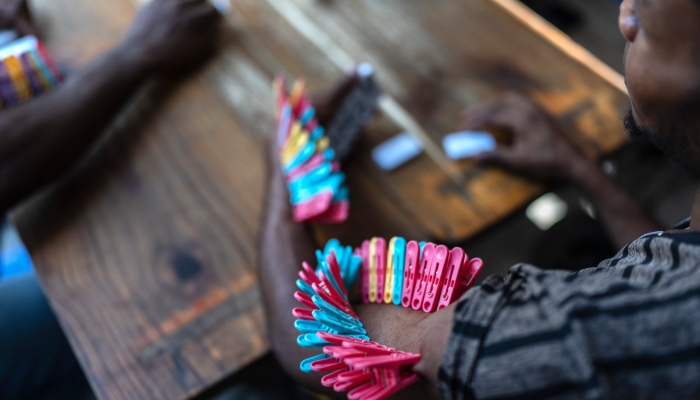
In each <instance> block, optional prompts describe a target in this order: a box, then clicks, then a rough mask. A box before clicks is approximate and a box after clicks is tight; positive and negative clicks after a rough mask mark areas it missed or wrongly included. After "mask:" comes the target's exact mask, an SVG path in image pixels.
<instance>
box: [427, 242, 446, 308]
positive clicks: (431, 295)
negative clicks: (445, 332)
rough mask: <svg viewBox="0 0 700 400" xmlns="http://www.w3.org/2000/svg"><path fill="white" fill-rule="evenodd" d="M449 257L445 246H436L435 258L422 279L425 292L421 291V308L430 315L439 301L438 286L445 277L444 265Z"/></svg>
mask: <svg viewBox="0 0 700 400" xmlns="http://www.w3.org/2000/svg"><path fill="white" fill-rule="evenodd" d="M449 257H450V250H449V249H448V248H447V246H443V245H440V246H437V247H436V248H435V256H433V261H432V263H431V266H430V271H428V274H427V277H423V281H424V282H425V285H426V286H425V290H424V291H423V301H422V302H421V303H422V308H423V311H425V312H427V313H430V312H434V311H435V309H436V308H437V306H438V302H439V300H440V289H441V286H440V284H441V283H442V280H443V278H444V277H445V265H446V264H447V262H448V260H449Z"/></svg>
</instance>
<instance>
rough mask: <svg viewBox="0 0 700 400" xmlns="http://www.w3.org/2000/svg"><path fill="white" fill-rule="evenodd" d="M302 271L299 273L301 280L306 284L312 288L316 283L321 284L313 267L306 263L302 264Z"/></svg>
mask: <svg viewBox="0 0 700 400" xmlns="http://www.w3.org/2000/svg"><path fill="white" fill-rule="evenodd" d="M301 267H302V270H301V271H299V278H301V280H302V281H304V282H306V283H308V284H309V286H311V285H312V284H314V283H316V282H320V279H318V276H316V271H314V269H313V268H311V266H310V265H309V264H308V263H307V262H306V261H304V262H303V263H301Z"/></svg>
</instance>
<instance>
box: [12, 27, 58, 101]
mask: <svg viewBox="0 0 700 400" xmlns="http://www.w3.org/2000/svg"><path fill="white" fill-rule="evenodd" d="M60 81H61V74H60V72H59V71H58V68H56V66H55V64H54V63H53V61H52V60H51V57H50V56H49V54H48V52H47V51H46V49H45V48H44V46H43V45H42V44H41V43H40V42H39V41H38V40H37V39H36V38H35V37H33V36H25V37H23V38H21V39H18V40H15V41H12V42H10V43H7V44H4V45H2V46H0V110H2V109H3V108H10V107H14V106H17V105H19V104H22V103H24V102H26V101H28V100H30V99H32V98H34V97H37V96H39V95H41V94H43V93H46V92H49V91H51V90H52V89H53V88H55V87H56V86H57V85H58V84H59V82H60Z"/></svg>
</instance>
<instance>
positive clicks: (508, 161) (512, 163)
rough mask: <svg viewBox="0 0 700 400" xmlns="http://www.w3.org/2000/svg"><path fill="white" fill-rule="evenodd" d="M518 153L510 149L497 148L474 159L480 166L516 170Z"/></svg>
mask: <svg viewBox="0 0 700 400" xmlns="http://www.w3.org/2000/svg"><path fill="white" fill-rule="evenodd" d="M518 157H519V156H518V153H517V152H516V151H515V150H513V149H512V148H499V149H497V150H494V151H488V152H484V153H481V154H478V155H477V156H476V157H474V159H475V160H476V162H477V163H478V164H481V165H495V166H501V167H506V168H509V169H518V164H519V161H518Z"/></svg>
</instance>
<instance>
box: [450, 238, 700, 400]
mask: <svg viewBox="0 0 700 400" xmlns="http://www.w3.org/2000/svg"><path fill="white" fill-rule="evenodd" d="M439 377H440V383H439V389H440V393H441V395H442V397H443V398H445V399H452V398H454V399H472V398H479V399H510V398H517V399H528V398H532V399H545V398H554V399H579V398H589V399H605V398H615V399H660V398H673V399H692V398H700V233H694V232H687V233H679V234H663V233H661V232H657V233H651V234H648V235H645V236H642V237H641V238H639V239H637V240H636V241H634V242H632V243H630V244H629V245H627V246H626V247H625V248H623V249H622V250H621V251H620V252H619V253H618V254H617V255H616V256H615V257H614V258H612V259H609V260H606V261H603V262H602V263H601V264H600V265H599V266H598V267H596V268H590V269H585V270H581V271H578V272H574V273H571V272H565V271H543V270H540V269H538V268H536V267H533V266H531V265H526V264H520V265H516V266H514V267H512V268H511V269H510V272H509V273H508V275H507V276H506V278H505V279H501V278H498V277H495V276H491V277H489V278H487V279H486V280H485V281H484V283H483V284H482V285H480V286H479V287H476V288H474V289H472V290H470V291H469V292H467V293H466V294H465V296H464V297H463V298H462V299H461V300H460V302H459V304H458V305H457V308H456V311H455V317H454V325H453V331H452V335H451V336H450V339H449V342H448V345H447V350H446V353H445V355H444V356H443V360H442V366H441V368H440V371H439Z"/></svg>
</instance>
